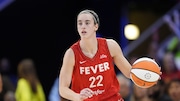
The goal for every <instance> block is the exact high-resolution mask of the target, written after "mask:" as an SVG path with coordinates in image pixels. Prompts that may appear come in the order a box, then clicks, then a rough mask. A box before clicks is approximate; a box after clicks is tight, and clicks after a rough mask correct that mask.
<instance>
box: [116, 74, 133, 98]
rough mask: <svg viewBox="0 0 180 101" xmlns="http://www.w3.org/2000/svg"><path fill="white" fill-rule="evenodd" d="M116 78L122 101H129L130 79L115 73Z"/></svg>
mask: <svg viewBox="0 0 180 101" xmlns="http://www.w3.org/2000/svg"><path fill="white" fill-rule="evenodd" d="M117 79H118V81H119V84H120V94H121V96H122V98H123V99H124V101H130V96H131V89H132V88H131V81H130V79H128V78H126V77H125V76H124V75H122V74H117Z"/></svg>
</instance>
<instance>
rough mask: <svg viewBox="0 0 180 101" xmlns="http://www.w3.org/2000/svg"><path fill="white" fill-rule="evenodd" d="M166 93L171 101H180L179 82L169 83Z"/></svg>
mask: <svg viewBox="0 0 180 101" xmlns="http://www.w3.org/2000/svg"><path fill="white" fill-rule="evenodd" d="M168 92H169V96H170V97H171V98H172V99H173V101H180V96H179V95H180V82H173V83H171V85H170V87H169V90H168Z"/></svg>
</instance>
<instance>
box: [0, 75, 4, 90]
mask: <svg viewBox="0 0 180 101" xmlns="http://www.w3.org/2000/svg"><path fill="white" fill-rule="evenodd" d="M2 90H3V82H2V76H1V73H0V93H1V92H2Z"/></svg>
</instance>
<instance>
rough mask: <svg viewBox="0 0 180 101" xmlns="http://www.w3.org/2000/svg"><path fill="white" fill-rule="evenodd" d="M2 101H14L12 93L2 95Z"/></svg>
mask: <svg viewBox="0 0 180 101" xmlns="http://www.w3.org/2000/svg"><path fill="white" fill-rule="evenodd" d="M4 101H16V99H15V95H14V92H12V91H8V92H7V93H6V94H5V95H4Z"/></svg>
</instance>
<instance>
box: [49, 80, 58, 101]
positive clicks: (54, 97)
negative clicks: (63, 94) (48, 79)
mask: <svg viewBox="0 0 180 101" xmlns="http://www.w3.org/2000/svg"><path fill="white" fill-rule="evenodd" d="M49 101H61V98H60V95H59V77H57V78H56V79H55V81H54V84H53V85H52V88H51V90H50V93H49Z"/></svg>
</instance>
